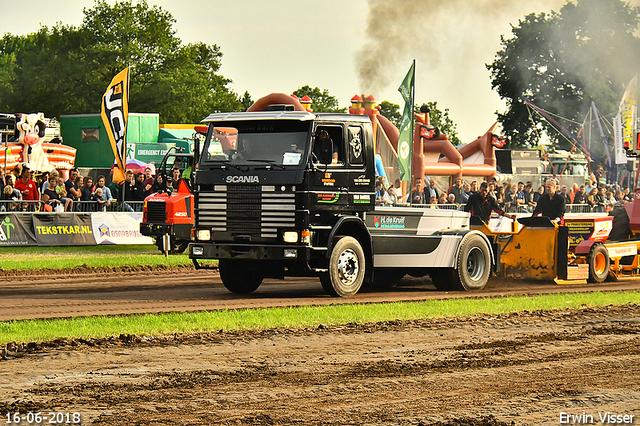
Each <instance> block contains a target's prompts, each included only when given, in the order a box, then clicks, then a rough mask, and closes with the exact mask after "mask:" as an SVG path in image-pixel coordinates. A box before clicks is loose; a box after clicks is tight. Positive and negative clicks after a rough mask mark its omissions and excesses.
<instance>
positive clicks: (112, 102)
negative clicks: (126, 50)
mask: <svg viewBox="0 0 640 426" xmlns="http://www.w3.org/2000/svg"><path fill="white" fill-rule="evenodd" d="M100 116H101V117H102V122H103V123H104V127H105V129H106V131H107V135H108V136H109V142H111V148H112V149H113V155H114V157H115V161H116V167H115V169H114V171H113V180H115V181H116V182H123V181H124V169H125V158H126V155H125V152H126V135H127V121H128V119H129V68H128V67H127V68H125V69H124V70H122V71H120V73H118V75H116V76H115V77H113V80H111V84H109V87H107V91H106V92H105V93H104V95H103V96H102V107H101V112H100Z"/></svg>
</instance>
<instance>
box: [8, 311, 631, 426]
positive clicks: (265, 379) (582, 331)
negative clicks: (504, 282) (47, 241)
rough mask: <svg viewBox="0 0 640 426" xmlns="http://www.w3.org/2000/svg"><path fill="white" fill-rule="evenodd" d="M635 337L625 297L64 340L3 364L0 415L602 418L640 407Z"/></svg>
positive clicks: (399, 421) (109, 421)
mask: <svg viewBox="0 0 640 426" xmlns="http://www.w3.org/2000/svg"><path fill="white" fill-rule="evenodd" d="M639 333H640V320H639V318H638V307H637V306H626V307H621V308H608V309H607V308H604V309H585V310H570V311H563V312H554V313H538V314H519V315H509V316H501V317H489V316H481V317H477V318H471V319H466V320H436V321H412V322H394V323H384V324H372V325H366V326H344V327H319V328H318V329H314V330H278V331H266V332H256V333H251V332H239V333H213V334H209V335H196V336H182V337H177V338H174V337H168V338H163V339H147V340H141V341H139V342H136V339H132V338H131V337H130V336H121V338H119V339H112V340H105V341H88V342H76V341H73V342H57V344H56V345H57V347H54V348H47V349H42V348H36V347H33V348H31V351H32V353H27V354H22V355H21V356H18V357H14V356H13V355H12V354H11V353H9V354H8V359H7V360H4V361H0V401H4V406H3V404H2V403H0V413H2V412H5V413H6V412H11V413H13V412H16V411H20V412H21V413H26V412H29V411H31V412H37V411H41V412H43V413H48V412H50V411H55V412H80V413H81V415H82V419H83V424H101V425H132V424H144V425H147V424H179V425H187V424H192V425H195V424H234V425H235V424H242V425H256V424H258V425H280V424H305V425H346V424H350V425H363V424H368V425H423V426H424V425H436V424H453V425H506V424H515V425H525V424H536V425H550V424H560V415H561V413H563V412H564V413H568V414H570V415H581V414H583V413H586V414H587V415H592V416H594V418H595V421H596V423H598V422H599V420H598V413H605V412H607V411H608V412H610V413H613V414H620V415H625V414H626V415H635V416H638V415H640V409H639V408H638V407H640V371H639V369H638V361H639V360H640V357H639V355H640V338H639V335H640V334H639ZM132 340H133V341H132ZM138 340H139V339H138ZM5 415H6V414H5ZM634 420H635V418H634ZM439 422H442V423H439ZM635 423H636V424H638V422H637V421H636V422H635ZM598 424H599V423H598Z"/></svg>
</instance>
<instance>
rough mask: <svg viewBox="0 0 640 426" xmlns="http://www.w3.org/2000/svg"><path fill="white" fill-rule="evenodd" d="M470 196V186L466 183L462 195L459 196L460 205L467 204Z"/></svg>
mask: <svg viewBox="0 0 640 426" xmlns="http://www.w3.org/2000/svg"><path fill="white" fill-rule="evenodd" d="M470 196H471V185H469V184H468V183H465V184H464V188H463V190H462V193H461V194H460V204H467V201H469V197H470Z"/></svg>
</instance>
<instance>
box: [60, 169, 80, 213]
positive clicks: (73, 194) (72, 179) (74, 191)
mask: <svg viewBox="0 0 640 426" xmlns="http://www.w3.org/2000/svg"><path fill="white" fill-rule="evenodd" d="M79 175H80V172H78V169H77V168H76V167H74V168H72V169H71V170H69V179H67V181H66V182H65V183H64V188H65V189H66V191H67V197H69V198H71V200H72V201H73V202H76V201H78V200H79V199H80V197H81V196H82V193H81V192H80V188H79V187H78V176H79ZM76 206H77V204H76Z"/></svg>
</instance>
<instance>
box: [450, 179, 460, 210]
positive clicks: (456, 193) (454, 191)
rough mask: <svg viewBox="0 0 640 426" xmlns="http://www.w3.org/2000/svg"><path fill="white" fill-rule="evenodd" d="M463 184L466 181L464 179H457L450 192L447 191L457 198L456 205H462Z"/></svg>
mask: <svg viewBox="0 0 640 426" xmlns="http://www.w3.org/2000/svg"><path fill="white" fill-rule="evenodd" d="M463 184H464V180H463V179H462V178H456V179H455V180H454V182H453V185H451V188H449V191H447V192H448V193H449V194H453V195H454V197H455V198H456V204H458V205H460V204H461V203H462V192H463V191H464V190H463ZM448 198H449V196H447V199H448Z"/></svg>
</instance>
